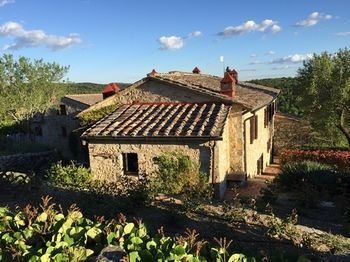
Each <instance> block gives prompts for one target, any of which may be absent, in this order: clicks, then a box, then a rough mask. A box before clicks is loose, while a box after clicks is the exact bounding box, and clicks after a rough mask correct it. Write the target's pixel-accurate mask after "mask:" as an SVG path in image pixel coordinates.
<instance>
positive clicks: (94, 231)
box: [86, 227, 102, 240]
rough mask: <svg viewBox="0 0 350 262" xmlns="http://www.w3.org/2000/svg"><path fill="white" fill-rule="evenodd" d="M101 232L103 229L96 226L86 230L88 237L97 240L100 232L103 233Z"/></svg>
mask: <svg viewBox="0 0 350 262" xmlns="http://www.w3.org/2000/svg"><path fill="white" fill-rule="evenodd" d="M101 233H102V230H101V229H99V228H96V227H92V228H90V229H89V230H88V231H87V232H86V235H87V236H88V237H90V238H91V239H93V240H96V239H97V237H98V236H99V234H101Z"/></svg>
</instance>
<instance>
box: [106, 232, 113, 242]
mask: <svg viewBox="0 0 350 262" xmlns="http://www.w3.org/2000/svg"><path fill="white" fill-rule="evenodd" d="M114 239H115V233H113V232H112V233H109V234H108V236H107V244H108V245H110V244H111V243H112V241H113V240H114Z"/></svg>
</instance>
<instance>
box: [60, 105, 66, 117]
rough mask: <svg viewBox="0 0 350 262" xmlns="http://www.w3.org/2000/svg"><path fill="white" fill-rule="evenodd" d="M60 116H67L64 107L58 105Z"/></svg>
mask: <svg viewBox="0 0 350 262" xmlns="http://www.w3.org/2000/svg"><path fill="white" fill-rule="evenodd" d="M60 115H64V116H65V115H67V108H66V105H63V104H61V105H60Z"/></svg>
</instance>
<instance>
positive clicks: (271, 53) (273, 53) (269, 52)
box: [266, 50, 276, 55]
mask: <svg viewBox="0 0 350 262" xmlns="http://www.w3.org/2000/svg"><path fill="white" fill-rule="evenodd" d="M266 54H267V55H275V54H276V52H275V51H272V50H270V51H268V52H267V53H266Z"/></svg>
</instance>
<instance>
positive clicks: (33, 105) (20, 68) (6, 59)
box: [0, 54, 69, 123]
mask: <svg viewBox="0 0 350 262" xmlns="http://www.w3.org/2000/svg"><path fill="white" fill-rule="evenodd" d="M68 69H69V67H62V66H60V65H58V64H57V63H47V62H44V61H43V60H42V59H39V60H34V61H31V60H30V59H28V58H26V57H19V58H18V60H15V59H14V57H13V56H12V55H9V54H4V55H3V56H2V57H0V97H1V102H0V122H3V121H13V122H17V123H18V122H22V121H25V120H28V119H30V118H31V117H33V116H34V115H35V114H36V113H38V112H40V113H43V112H45V110H47V109H48V108H50V107H52V106H53V105H54V104H55V103H56V102H57V101H58V98H59V97H60V95H61V94H62V92H64V90H63V89H62V85H59V82H61V81H62V79H63V77H64V76H65V75H66V73H67V72H68Z"/></svg>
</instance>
